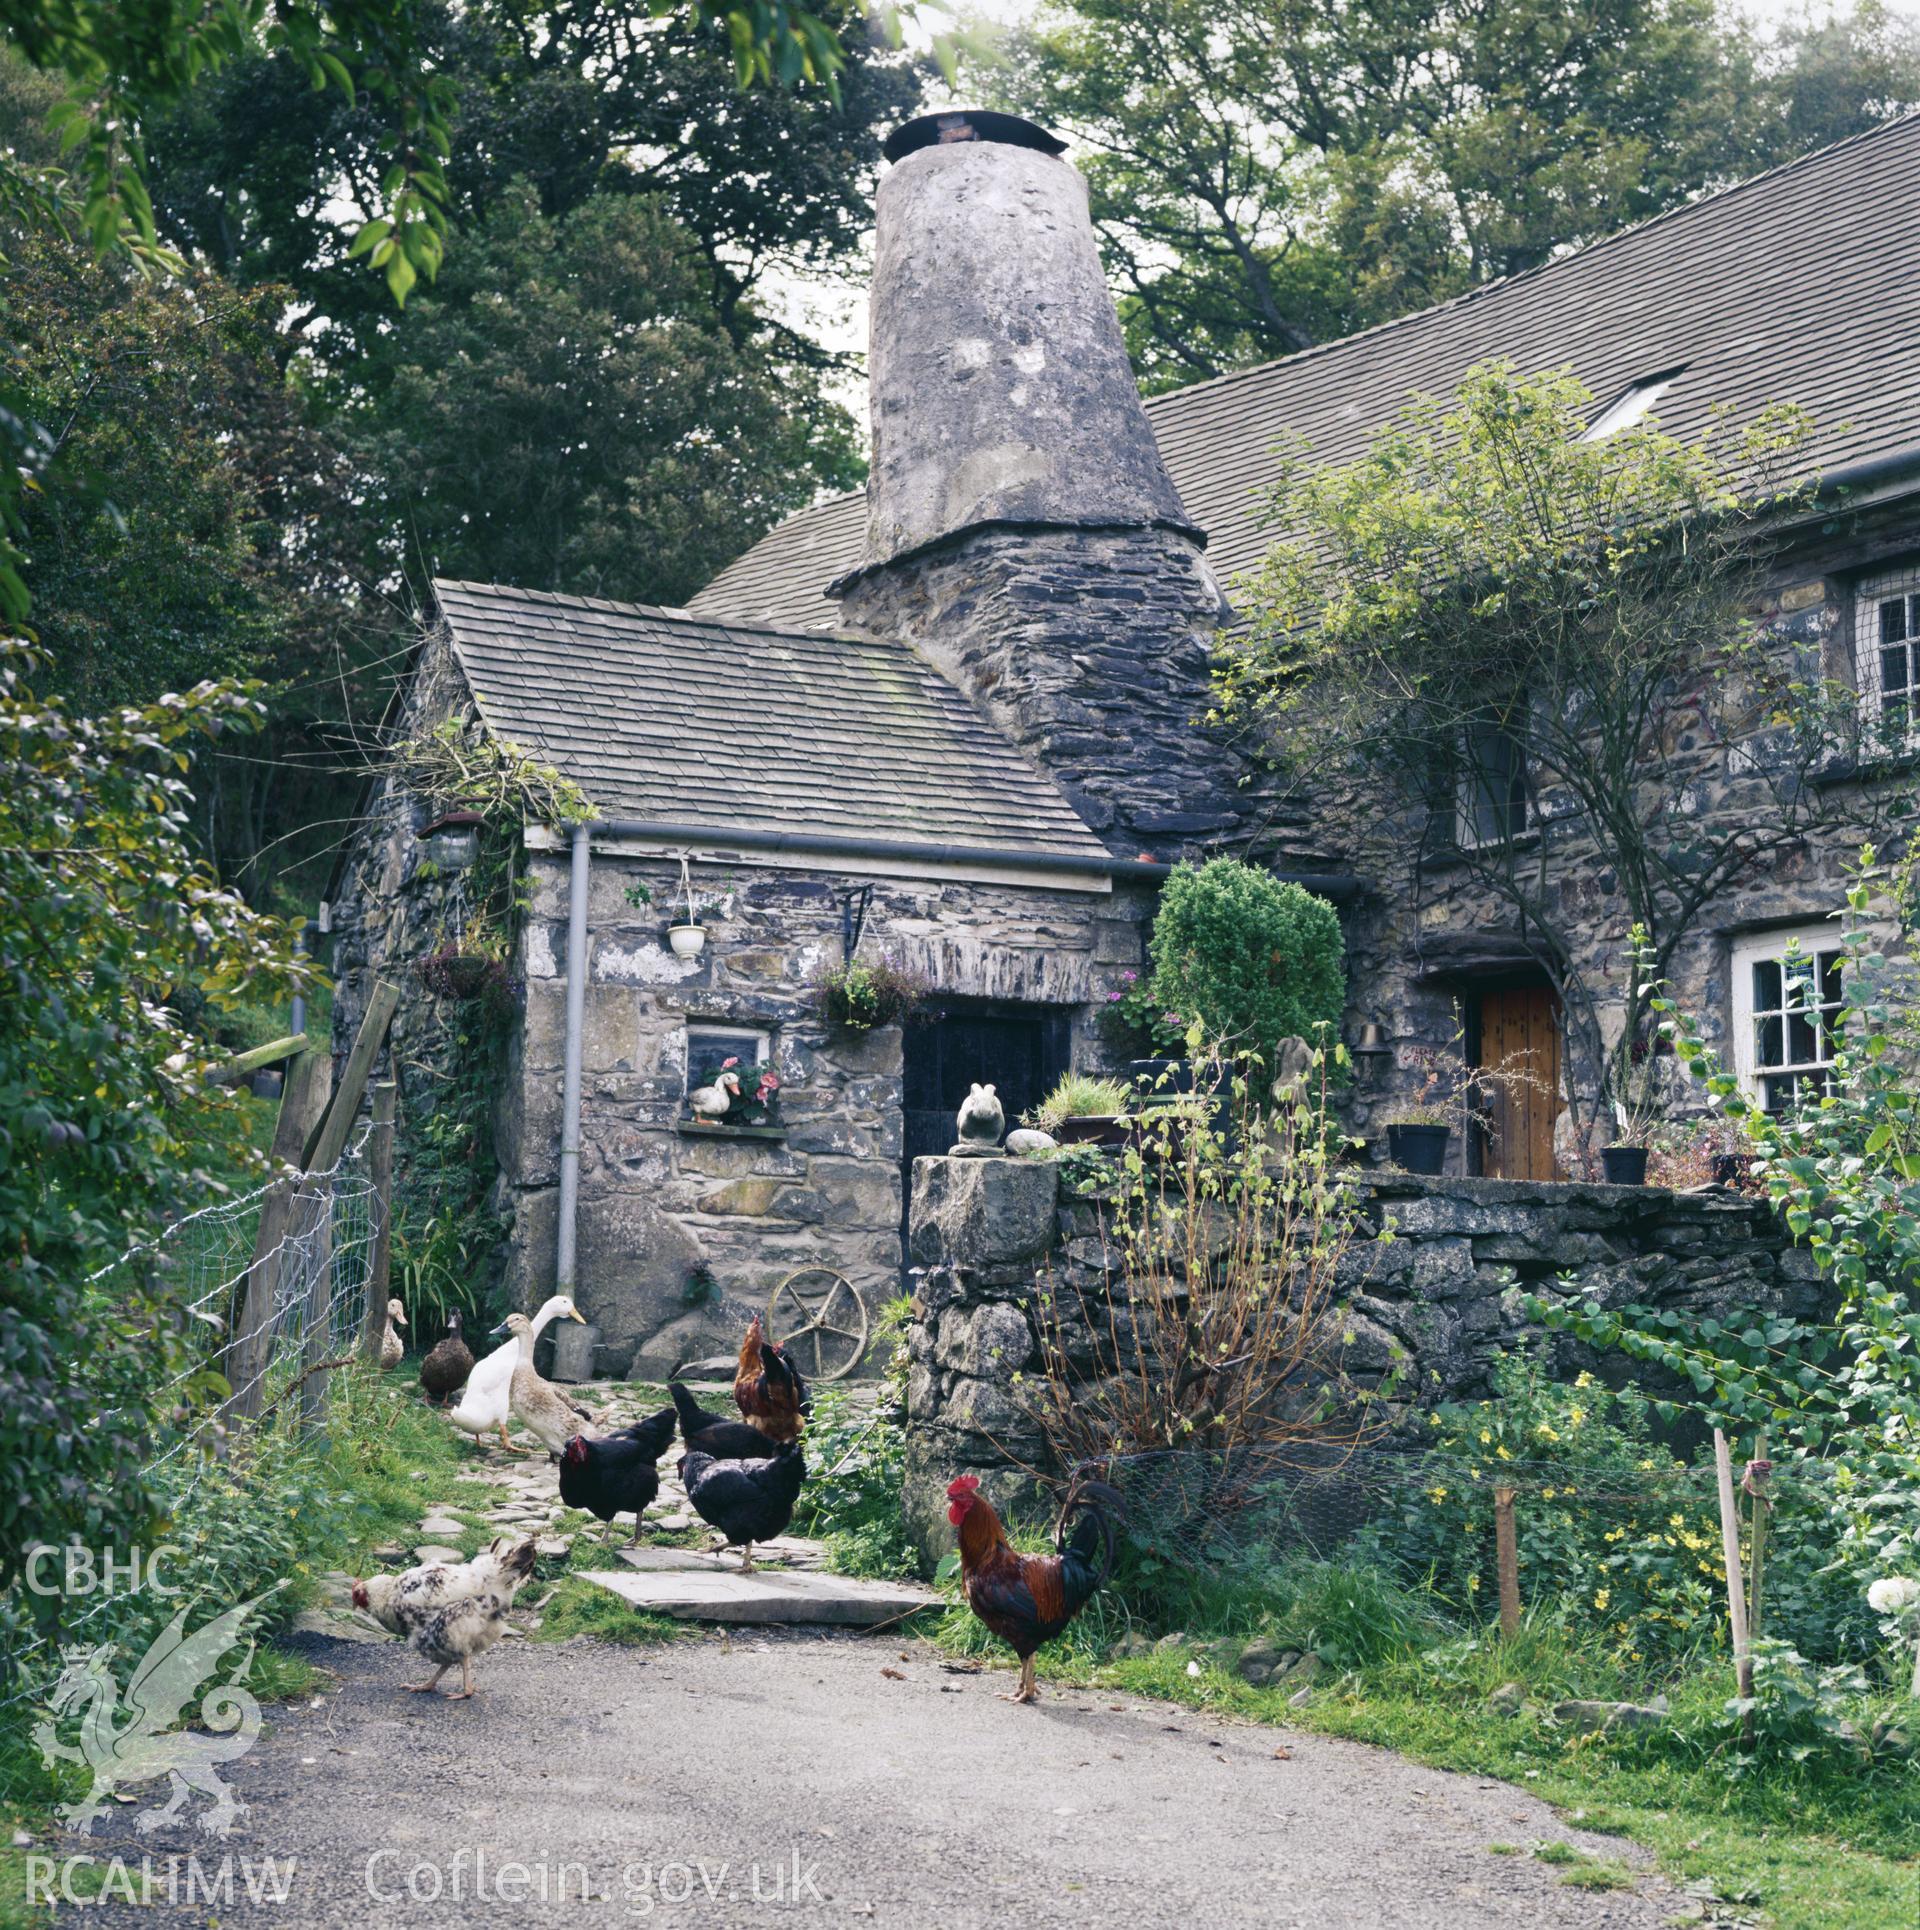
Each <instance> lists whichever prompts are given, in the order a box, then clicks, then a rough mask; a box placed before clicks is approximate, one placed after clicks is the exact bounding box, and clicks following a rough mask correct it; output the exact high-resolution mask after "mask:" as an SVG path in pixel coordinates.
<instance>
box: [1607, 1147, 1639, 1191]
mask: <svg viewBox="0 0 1920 1930" xmlns="http://www.w3.org/2000/svg"><path fill="white" fill-rule="evenodd" d="M1600 1170H1601V1171H1602V1172H1603V1173H1605V1174H1606V1176H1607V1184H1608V1185H1609V1186H1644V1185H1646V1183H1647V1149H1646V1148H1645V1147H1644V1146H1602V1147H1601V1148H1600Z"/></svg>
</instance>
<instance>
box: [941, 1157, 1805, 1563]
mask: <svg viewBox="0 0 1920 1930" xmlns="http://www.w3.org/2000/svg"><path fill="white" fill-rule="evenodd" d="M1354 1207H1355V1211H1356V1214H1357V1217H1358V1220H1359V1223H1360V1227H1361V1235H1362V1236H1361V1237H1360V1238H1358V1239H1356V1240H1355V1242H1354V1244H1353V1246H1352V1247H1351V1248H1350V1249H1349V1252H1348V1255H1347V1258H1346V1261H1345V1263H1344V1272H1343V1276H1342V1279H1341V1283H1340V1284H1341V1289H1342V1293H1343V1296H1344V1298H1345V1302H1346V1305H1347V1309H1348V1314H1347V1319H1346V1322H1345V1327H1344V1332H1345V1334H1346V1351H1345V1366H1346V1369H1347V1371H1348V1372H1349V1373H1350V1374H1351V1375H1352V1376H1353V1377H1354V1378H1355V1379H1356V1380H1358V1381H1360V1382H1362V1383H1367V1382H1369V1381H1378V1380H1379V1379H1380V1378H1381V1377H1382V1376H1384V1375H1385V1374H1386V1373H1387V1371H1388V1369H1389V1367H1390V1365H1391V1364H1392V1363H1393V1362H1394V1360H1395V1359H1396V1358H1398V1359H1403V1360H1404V1361H1405V1362H1406V1363H1407V1365H1406V1371H1405V1372H1404V1373H1403V1374H1402V1375H1401V1377H1400V1380H1399V1383H1398V1387H1399V1398H1400V1399H1401V1400H1403V1401H1404V1402H1405V1403H1406V1408H1407V1411H1408V1412H1411V1410H1412V1409H1414V1408H1424V1407H1426V1406H1429V1405H1431V1404H1433V1403H1435V1402H1438V1401H1445V1400H1472V1399H1481V1398H1485V1397H1486V1396H1487V1395H1488V1394H1490V1393H1491V1391H1492V1383H1491V1371H1492V1367H1493V1363H1494V1360H1495V1358H1496V1356H1497V1355H1498V1354H1499V1353H1500V1352H1502V1351H1503V1350H1506V1349H1510V1348H1512V1347H1514V1346H1516V1345H1518V1344H1520V1343H1522V1342H1523V1341H1534V1342H1538V1343H1540V1344H1543V1345H1545V1346H1546V1347H1547V1348H1548V1350H1549V1360H1550V1362H1551V1365H1552V1368H1553V1371H1554V1372H1555V1373H1556V1374H1558V1375H1561V1376H1563V1377H1565V1378H1568V1379H1571V1378H1572V1377H1573V1376H1574V1375H1576V1374H1577V1373H1579V1372H1580V1371H1581V1370H1582V1369H1589V1370H1591V1371H1592V1372H1594V1373H1596V1374H1597V1375H1599V1376H1600V1377H1601V1378H1602V1379H1603V1380H1606V1381H1608V1382H1610V1383H1612V1384H1614V1385H1622V1384H1625V1383H1626V1381H1627V1380H1628V1379H1629V1378H1631V1379H1634V1380H1636V1381H1640V1382H1641V1384H1643V1385H1646V1386H1647V1387H1648V1389H1649V1391H1650V1392H1660V1391H1663V1390H1662V1389H1661V1388H1660V1387H1658V1386H1656V1385H1655V1384H1654V1383H1652V1382H1650V1381H1644V1380H1642V1379H1641V1374H1640V1370H1639V1369H1637V1368H1636V1367H1634V1366H1633V1365H1632V1364H1631V1363H1630V1362H1628V1361H1627V1360H1626V1358H1625V1357H1624V1356H1622V1355H1618V1354H1607V1355H1604V1356H1595V1355H1594V1354H1593V1353H1592V1352H1591V1351H1590V1350H1588V1349H1586V1348H1584V1347H1582V1346H1580V1345H1579V1343H1577V1342H1575V1341H1573V1340H1571V1339H1569V1338H1567V1337H1565V1336H1557V1335H1556V1336H1552V1337H1550V1338H1549V1337H1546V1336H1543V1335H1541V1334H1539V1333H1538V1331H1537V1330H1535V1329H1534V1328H1533V1327H1532V1325H1531V1323H1529V1321H1528V1320H1527V1317H1526V1314H1525V1312H1524V1309H1523V1307H1522V1304H1521V1302H1522V1298H1523V1296H1524V1295H1525V1294H1526V1293H1528V1292H1535V1293H1539V1294H1541V1295H1542V1296H1544V1297H1549V1298H1551V1297H1553V1296H1555V1295H1560V1294H1565V1295H1569V1296H1574V1297H1587V1296H1591V1297H1593V1298H1595V1299H1598V1300H1599V1301H1601V1302H1602V1303H1603V1304H1605V1305H1606V1306H1609V1307H1622V1306H1627V1305H1630V1304H1635V1303H1640V1304H1647V1305H1652V1306H1655V1307H1658V1308H1661V1309H1669V1308H1670V1309H1673V1310H1675V1311H1681V1312H1685V1313H1688V1314H1708V1313H1716V1314H1725V1313H1727V1312H1728V1311H1731V1310H1736V1309H1741V1308H1746V1307H1755V1306H1757V1307H1765V1308H1771V1309H1779V1310H1781V1311H1786V1312H1794V1313H1799V1314H1803V1315H1804V1314H1811V1313H1813V1312H1815V1311H1816V1310H1817V1309H1818V1307H1819V1306H1820V1304H1821V1299H1822V1288H1821V1283H1820V1280H1819V1276H1818V1273H1817V1271H1816V1269H1815V1268H1814V1265H1813V1262H1812V1258H1811V1256H1810V1255H1809V1254H1808V1253H1807V1252H1806V1251H1805V1250H1804V1249H1802V1248H1798V1247H1796V1246H1794V1245H1793V1243H1792V1242H1791V1241H1790V1240H1789V1239H1788V1238H1787V1236H1786V1234H1785V1232H1784V1230H1783V1229H1782V1227H1781V1225H1780V1223H1779V1220H1778V1219H1777V1217H1776V1216H1775V1214H1774V1213H1773V1212H1772V1210H1771V1209H1770V1208H1769V1207H1768V1206H1767V1205H1766V1204H1765V1203H1764V1202H1761V1201H1758V1200H1754V1199H1751V1198H1748V1197H1746V1196H1744V1195H1738V1194H1733V1193H1728V1192H1722V1191H1717V1190H1716V1191H1712V1192H1703V1193H1669V1192H1664V1191H1661V1190H1659V1189H1655V1188H1647V1187H1620V1186H1575V1185H1558V1184H1539V1185H1535V1184H1529V1183H1524V1182H1517V1181H1506V1180H1472V1179H1466V1180H1462V1179H1451V1180H1421V1179H1415V1178H1412V1177H1410V1176H1405V1175H1393V1176H1383V1177H1381V1178H1377V1179H1362V1180H1360V1181H1358V1182H1357V1183H1356V1187H1355V1192H1354ZM1389 1227H1390V1228H1391V1234H1392V1237H1391V1238H1388V1239H1380V1238H1377V1237H1370V1236H1374V1235H1378V1234H1379V1233H1380V1232H1382V1231H1383V1230H1385V1229H1387V1228H1389ZM1108 1230H1109V1229H1108V1223H1107V1218H1106V1214H1105V1210H1104V1209H1103V1207H1102V1205H1101V1203H1100V1201H1099V1200H1098V1199H1096V1198H1094V1197H1092V1196H1090V1195H1088V1194H1086V1193H1083V1192H1077V1191H1074V1190H1072V1189H1070V1188H1067V1187H1063V1186H1062V1185H1061V1183H1060V1180H1059V1172H1058V1168H1057V1167H1055V1166H1053V1165H1052V1164H1050V1163H1047V1162H1042V1161H1028V1160H965V1159H922V1160H917V1161H916V1162H915V1166H914V1192H913V1211H912V1219H911V1229H910V1235H909V1244H910V1260H911V1264H912V1267H913V1269H914V1274H913V1279H914V1300H913V1317H912V1321H911V1324H910V1325H909V1327H908V1330H907V1345H908V1354H909V1360H910V1370H909V1379H908V1390H907V1420H908V1438H907V1453H906V1470H907V1471H906V1483H905V1494H904V1497H903V1499H904V1505H905V1511H906V1515H907V1520H908V1524H909V1527H910V1529H911V1531H912V1533H913V1534H914V1536H915V1538H916V1540H917V1541H918V1543H919V1545H920V1547H921V1550H922V1552H923V1554H924V1555H925V1556H926V1557H927V1559H929V1560H930V1561H933V1560H938V1558H939V1556H940V1555H941V1554H942V1553H944V1552H945V1550H946V1549H947V1548H948V1547H949V1546H951V1539H952V1538H951V1531H950V1530H949V1528H948V1527H947V1524H946V1504H945V1491H946V1485H947V1483H948V1482H949V1481H950V1480H952V1478H953V1477H954V1476H955V1475H956V1474H959V1473H962V1472H973V1473H977V1474H979V1475H980V1476H981V1478H982V1482H983V1484H984V1485H985V1486H986V1488H987V1489H988V1491H989V1493H990V1494H992V1495H993V1496H994V1498H995V1499H996V1500H998V1501H1001V1502H1003V1503H1004V1502H1008V1501H1013V1500H1016V1499H1019V1498H1021V1497H1023V1496H1024V1495H1025V1494H1027V1493H1028V1492H1030V1489H1029V1484H1028V1481H1027V1477H1026V1476H1025V1474H1024V1473H1023V1472H1022V1464H1025V1465H1026V1466H1037V1465H1043V1464H1044V1458H1045V1444H1044V1441H1043V1440H1042V1438H1041V1436H1040V1434H1039V1432H1038V1430H1037V1429H1036V1428H1035V1427H1034V1426H1033V1423H1032V1421H1031V1420H1030V1418H1029V1416H1028V1412H1027V1408H1026V1406H1025V1402H1024V1398H1023V1394H1022V1389H1021V1384H1020V1377H1021V1376H1023V1375H1026V1376H1031V1375H1033V1374H1034V1373H1035V1372H1036V1371H1038V1369H1039V1367H1040V1364H1041V1343H1040V1337H1041V1332H1042V1316H1041V1315H1040V1313H1039V1311H1038V1310H1039V1309H1040V1308H1041V1307H1042V1306H1043V1305H1044V1304H1046V1303H1047V1301H1048V1300H1049V1299H1050V1300H1051V1303H1052V1306H1053V1307H1054V1309H1055V1310H1056V1316H1055V1317H1056V1318H1057V1319H1058V1320H1059V1330H1060V1333H1061V1337H1062V1340H1063V1342H1064V1344H1065V1345H1066V1347H1067V1348H1068V1351H1069V1355H1070V1357H1071V1358H1073V1359H1074V1361H1075V1369H1074V1371H1075V1372H1082V1371H1090V1370H1091V1369H1092V1367H1093V1363H1094V1361H1095V1359H1096V1355H1097V1354H1098V1352H1100V1351H1101V1350H1102V1349H1103V1348H1104V1347H1105V1346H1106V1340H1105V1338H1104V1336H1105V1335H1106V1334H1107V1333H1108V1331H1109V1330H1110V1324H1111V1327H1113V1328H1117V1330H1118V1331H1119V1333H1120V1334H1121V1336H1122V1339H1123V1342H1124V1336H1125V1334H1126V1332H1127V1331H1128V1326H1129V1322H1128V1318H1127V1314H1126V1296H1127V1285H1126V1279H1125V1276H1124V1272H1123V1271H1122V1268H1121V1261H1120V1258H1119V1255H1118V1253H1117V1251H1116V1246H1115V1243H1114V1242H1113V1241H1111V1240H1110V1239H1109V1237H1108ZM1083 1308H1084V1309H1087V1310H1088V1311H1089V1313H1090V1314H1091V1316H1092V1318H1091V1321H1090V1322H1084V1321H1082V1320H1081V1319H1080V1314H1079V1310H1080V1309H1083ZM1068 1310H1071V1311H1068ZM1110 1310H1111V1311H1117V1314H1118V1319H1117V1321H1114V1322H1112V1323H1110V1321H1109V1313H1110ZM1048 1324H1051V1322H1049V1323H1048ZM1082 1326H1084V1327H1086V1328H1087V1331H1085V1332H1084V1333H1079V1334H1076V1331H1075V1330H1076V1327H1082ZM1096 1327H1097V1329H1098V1332H1097V1333H1096V1332H1095V1331H1093V1329H1094V1328H1096Z"/></svg>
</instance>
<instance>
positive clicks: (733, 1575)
mask: <svg viewBox="0 0 1920 1930" xmlns="http://www.w3.org/2000/svg"><path fill="white" fill-rule="evenodd" d="M655 1552H659V1553H665V1552H667V1551H665V1550H659V1551H655ZM587 1579H588V1580H589V1581H590V1582H594V1583H596V1584H597V1585H598V1586H600V1587H601V1588H604V1589H607V1590H609V1591H610V1592H611V1593H613V1594H615V1595H618V1596H619V1597H620V1599H621V1600H622V1601H625V1602H630V1603H631V1604H632V1605H633V1606H634V1607H635V1608H638V1609H645V1610H648V1611H650V1612H652V1613H655V1614H660V1615H674V1616H678V1617H680V1618H681V1619H683V1620H687V1621H696V1622H783V1623H792V1624H796V1625H804V1626H808V1627H835V1628H874V1627H877V1626H878V1625H879V1624H881V1623H883V1622H892V1621H896V1620H899V1619H900V1618H902V1617H904V1616H907V1615H911V1614H913V1613H914V1612H915V1610H917V1609H922V1608H932V1607H935V1606H937V1605H938V1603H939V1601H940V1597H939V1596H938V1595H936V1594H935V1593H934V1592H933V1591H932V1590H931V1589H929V1588H920V1587H916V1586H915V1585H914V1584H913V1583H911V1582H876V1581H864V1580H860V1579H858V1578H856V1577H854V1576H851V1575H822V1574H810V1573H805V1572H796V1571H794V1570H790V1569H775V1570H769V1571H766V1572H756V1573H754V1574H751V1575H743V1574H741V1573H740V1572H739V1570H738V1569H715V1570H714V1571H712V1572H710V1573H706V1574H701V1573H697V1572H695V1571H693V1570H691V1569H653V1570H651V1571H646V1570H643V1571H640V1572H637V1573H636V1572H633V1571H631V1570H630V1571H628V1572H626V1573H624V1574H623V1573H620V1572H617V1571H608V1570H601V1571H597V1572H595V1573H593V1574H590V1575H589V1576H588V1577H587Z"/></svg>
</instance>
